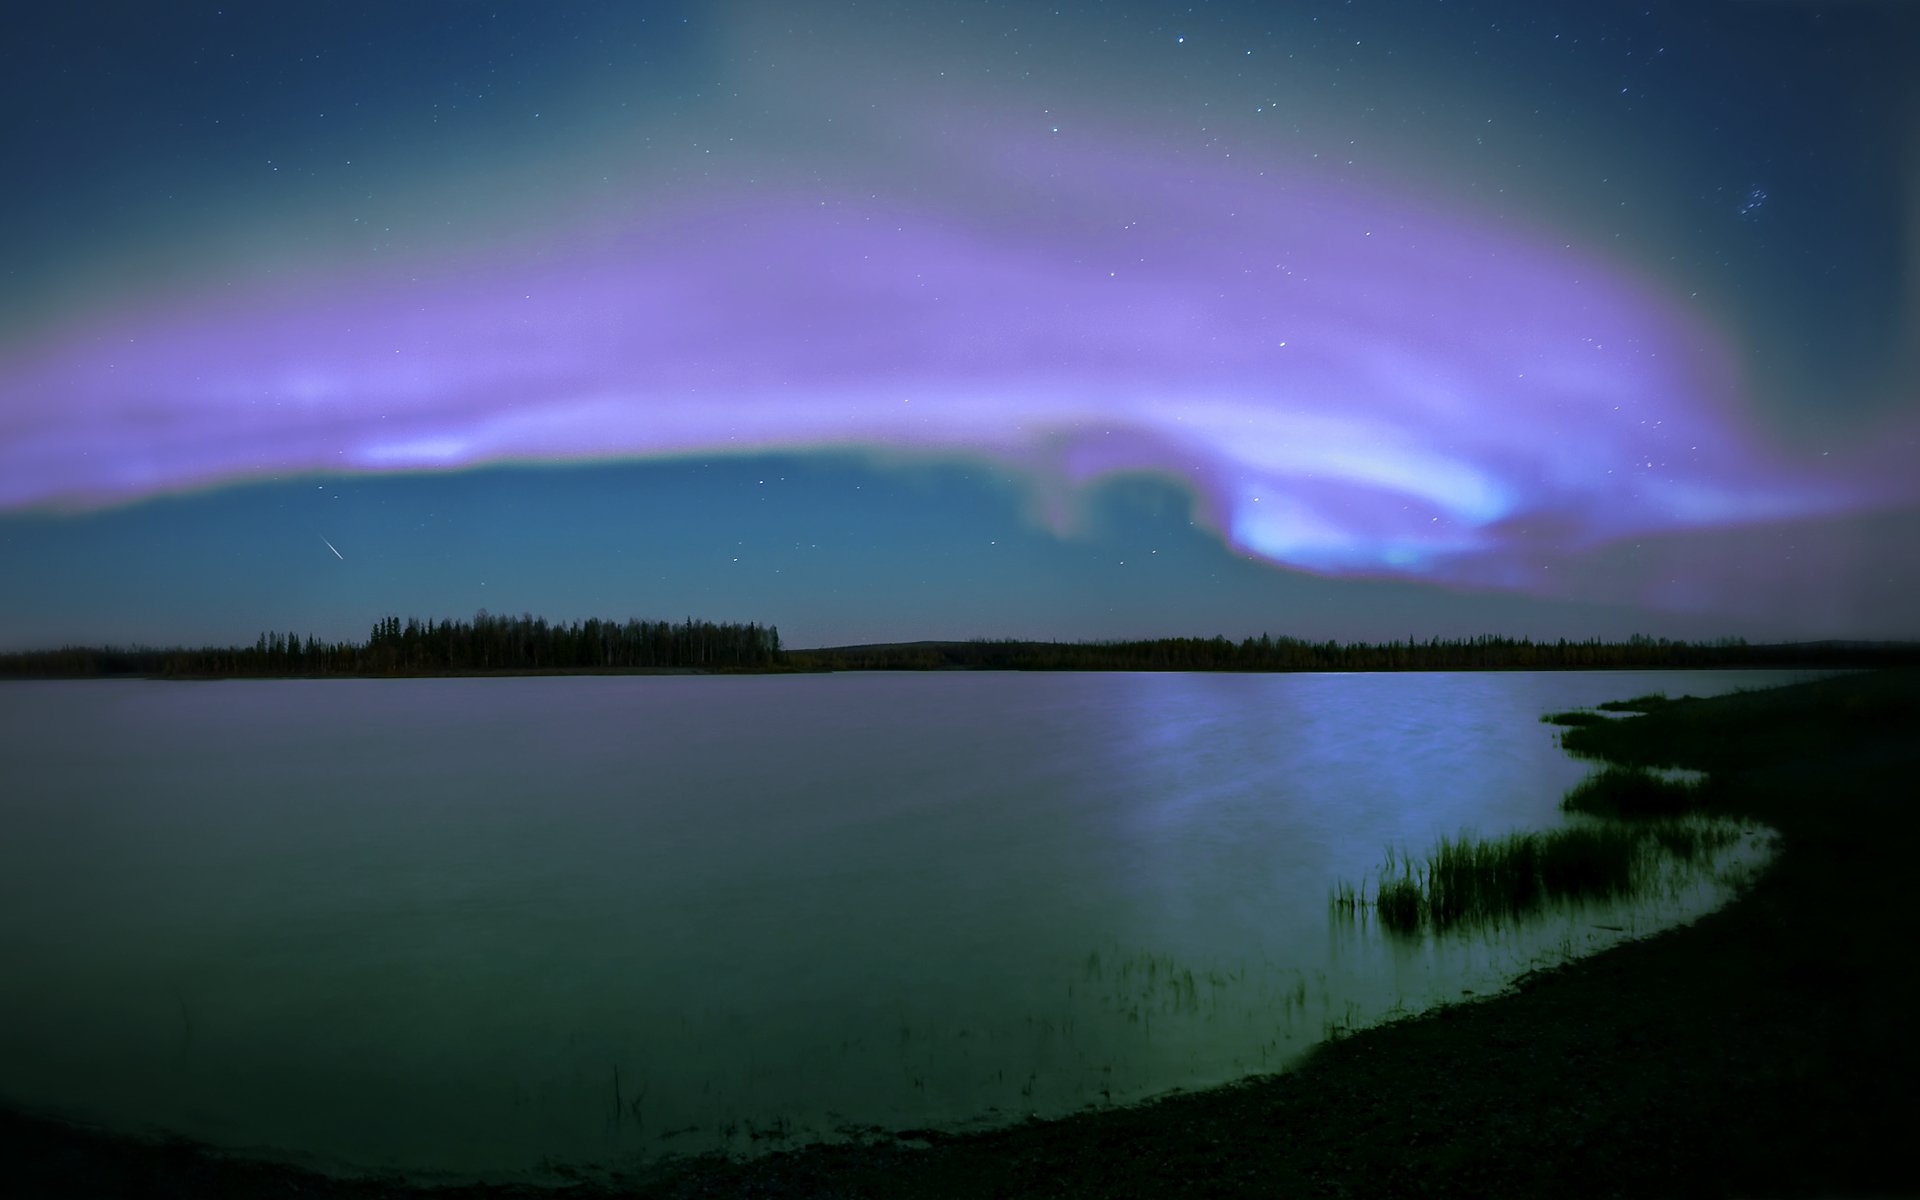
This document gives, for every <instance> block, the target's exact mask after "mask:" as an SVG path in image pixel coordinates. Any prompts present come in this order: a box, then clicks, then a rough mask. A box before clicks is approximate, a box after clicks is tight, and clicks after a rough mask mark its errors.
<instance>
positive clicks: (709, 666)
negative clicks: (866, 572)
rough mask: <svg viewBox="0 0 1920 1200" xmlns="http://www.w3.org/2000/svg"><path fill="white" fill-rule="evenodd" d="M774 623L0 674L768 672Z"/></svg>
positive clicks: (413, 622) (555, 626)
mask: <svg viewBox="0 0 1920 1200" xmlns="http://www.w3.org/2000/svg"><path fill="white" fill-rule="evenodd" d="M781 659H782V651H781V647H780V631H779V629H778V628H777V627H775V626H772V625H760V624H756V623H752V622H749V623H748V624H745V625H740V624H731V623H716V622H713V621H696V620H694V619H692V618H691V617H689V618H687V619H686V620H684V621H681V622H678V623H675V622H672V621H639V620H629V621H625V622H620V621H603V620H600V619H598V618H595V619H592V620H587V621H575V622H572V623H571V624H565V625H562V624H559V623H557V622H556V623H549V622H548V621H547V620H546V619H545V618H543V617H536V616H533V615H532V614H523V615H521V616H518V617H501V616H494V615H492V614H490V613H488V612H486V611H485V610H484V609H483V610H482V611H480V612H479V613H476V614H475V615H474V617H473V619H472V620H468V621H459V620H448V621H437V620H433V619H431V618H430V619H428V620H425V621H422V620H420V619H418V618H416V617H409V618H408V619H407V620H406V621H404V622H403V621H402V620H401V619H400V618H399V617H392V616H390V617H385V618H383V619H381V620H380V621H377V622H375V624H374V626H373V629H372V632H371V633H369V635H368V636H367V639H366V640H365V641H361V642H353V641H341V642H328V641H322V640H320V639H319V638H315V637H312V636H308V637H304V638H303V637H301V636H300V635H299V634H298V633H280V632H277V631H276V632H267V633H262V634H261V635H260V636H259V637H258V638H257V639H255V641H254V643H253V644H252V645H251V646H226V647H212V646H205V647H199V648H185V647H172V648H167V649H157V648H153V647H133V648H119V647H91V646H68V647H63V648H61V649H59V650H42V651H30V652H26V653H19V654H7V655H0V674H7V675H15V676H23V675H31V676H102V675H155V676H164V677H176V678H187V677H205V676H229V675H232V676H244V675H255V676H262V675H433V674H468V673H473V672H489V671H595V670H599V671H621V670H692V671H765V670H772V669H778V668H779V666H780V664H781Z"/></svg>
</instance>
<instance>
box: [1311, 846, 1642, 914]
mask: <svg viewBox="0 0 1920 1200" xmlns="http://www.w3.org/2000/svg"><path fill="white" fill-rule="evenodd" d="M1653 836H1654V835H1653V832H1652V831H1650V830H1640V829H1633V828H1629V827H1626V826H1617V825H1599V826H1584V825H1582V826H1572V827H1569V828H1566V829H1554V830H1549V831H1547V832H1544V833H1514V834H1508V835H1507V836H1505V837H1500V838H1477V837H1473V836H1471V835H1469V834H1462V835H1460V836H1459V837H1457V838H1441V839H1440V841H1439V842H1438V843H1437V844H1436V845H1435V846H1434V848H1433V849H1432V850H1431V851H1429V852H1428V854H1427V856H1426V858H1425V859H1424V861H1421V862H1419V863H1416V862H1415V861H1414V860H1413V859H1412V857H1411V856H1409V855H1406V854H1404V853H1401V854H1395V853H1394V852H1392V851H1391V850H1389V851H1388V853H1387V859H1386V863H1385V865H1383V866H1382V867H1381V870H1380V883H1379V886H1378V887H1377V888H1376V889H1375V890H1374V895H1373V901H1372V904H1373V908H1374V910H1375V912H1377V913H1378V914H1379V917H1380V923H1381V924H1382V925H1384V926H1385V927H1386V928H1388V929H1390V930H1393V931H1395V932H1399V933H1414V932H1418V931H1419V930H1420V929H1421V928H1423V927H1431V928H1433V929H1434V930H1446V929H1450V928H1453V927H1455V926H1459V925H1463V924H1470V923H1497V922H1499V921H1502V920H1505V919H1509V918H1514V917H1519V916H1523V915H1525V914H1527V913H1530V912H1533V911H1535V910H1537V909H1539V908H1540V907H1541V906H1542V905H1543V904H1544V903H1546V902H1547V901H1549V900H1579V899H1606V898H1610V897H1613V896H1616V895H1619V894H1621V893H1622V892H1625V891H1627V890H1628V889H1629V888H1631V886H1632V884H1633V880H1634V874H1635V871H1636V870H1637V868H1638V865H1639V861H1640V859H1641V857H1642V854H1643V852H1644V850H1645V847H1646V843H1647V842H1648V840H1649V839H1650V838H1652V837H1653ZM1676 836H1678V835H1676ZM1365 903H1366V901H1365V899H1364V890H1360V891H1356V889H1354V888H1353V887H1352V885H1350V884H1341V885H1337V886H1336V887H1335V890H1334V894H1333V908H1334V909H1335V911H1336V912H1352V911H1354V910H1355V909H1356V908H1357V907H1360V906H1362V905H1364V904H1365Z"/></svg>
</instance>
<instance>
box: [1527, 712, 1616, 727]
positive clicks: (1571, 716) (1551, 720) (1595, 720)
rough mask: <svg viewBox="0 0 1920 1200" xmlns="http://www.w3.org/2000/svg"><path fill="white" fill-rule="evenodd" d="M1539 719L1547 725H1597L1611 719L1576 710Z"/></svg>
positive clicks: (1550, 714)
mask: <svg viewBox="0 0 1920 1200" xmlns="http://www.w3.org/2000/svg"><path fill="white" fill-rule="evenodd" d="M1540 719H1541V720H1542V721H1544V722H1546V723H1547V724H1549V725H1598V724H1601V723H1602V722H1605V721H1611V720H1612V719H1613V718H1612V717H1603V716H1601V715H1600V714H1599V713H1597V712H1587V711H1585V710H1584V709H1577V708H1576V709H1570V710H1568V711H1567V712H1557V713H1548V714H1546V715H1545V716H1543V717H1541V718H1540Z"/></svg>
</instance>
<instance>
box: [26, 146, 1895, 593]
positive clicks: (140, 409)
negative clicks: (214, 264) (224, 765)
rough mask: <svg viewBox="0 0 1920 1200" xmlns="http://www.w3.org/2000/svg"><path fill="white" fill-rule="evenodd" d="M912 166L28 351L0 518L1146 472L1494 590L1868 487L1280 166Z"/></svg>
mask: <svg viewBox="0 0 1920 1200" xmlns="http://www.w3.org/2000/svg"><path fill="white" fill-rule="evenodd" d="M948 150H949V151H950V152H951V153H952V154H953V155H957V156H958V158H957V160H956V161H950V162H949V163H947V164H946V166H945V168H944V170H943V176H944V177H945V178H946V179H947V180H949V181H955V180H957V181H961V183H962V186H952V187H948V188H945V189H942V190H939V191H938V192H936V191H935V190H934V189H931V188H929V187H926V186H921V187H918V188H911V187H892V188H890V189H884V190H876V189H874V188H871V187H865V188H856V187H853V186H847V187H841V188H834V187H823V186H822V185H820V184H817V183H811V182H795V181H787V182H785V183H768V182H766V181H764V180H763V181H760V182H758V183H756V184H754V185H752V186H747V185H746V184H744V183H742V184H739V185H736V186H728V185H724V184H722V185H714V186H712V187H710V188H709V189H707V190H706V191H705V192H703V193H701V194H699V195H696V196H689V195H686V194H682V195H680V196H679V197H678V198H677V199H676V201H675V202H674V204H673V205H672V206H663V205H661V204H658V203H654V204H651V205H649V204H647V203H644V202H636V204H635V205H634V212H633V215H631V216H630V217H628V218H625V219H622V220H620V221H616V222H613V223H611V224H609V223H605V222H593V223H584V222H583V223H580V224H578V225H577V226H575V227H574V228H571V229H568V228H559V229H555V230H549V231H546V232H545V233H544V235H543V236H542V237H541V238H540V239H539V241H538V242H533V241H529V242H527V243H523V244H516V245H513V246H506V247H500V248H493V249H478V250H475V251H474V252H472V253H471V254H470V255H469V256H467V257H466V258H464V259H461V260H457V261H441V262H439V263H436V264H432V265H427V264H413V265H411V266H409V267H407V268H405V269H398V270H386V271H377V270H368V269H357V270H356V269H341V270H339V271H337V272H334V273H324V272H317V273H315V274H314V275H313V276H312V277H311V278H307V279H303V280H298V281H293V282H289V283H283V284H281V285H279V286H276V287H270V288H266V287H263V288H256V289H255V290H254V291H253V293H252V294H248V295H244V296H235V295H232V294H231V293H226V294H209V295H201V296H197V297H179V298H176V299H175V300H174V301H173V302H171V303H167V304H165V305H156V306H154V307H152V308H150V309H145V310H141V311H133V312H120V313H116V314H113V315H111V316H101V317H99V318H98V319H96V320H94V321H92V322H91V323H87V324H85V325H84V326H81V327H72V328H69V329H67V330H66V331H64V333H62V334H60V335H59V336H57V337H53V338H49V339H47V340H44V341H42V342H41V343H39V344H37V345H34V346H30V347H26V348H23V349H20V350H17V351H15V352H14V353H12V354H10V355H9V356H8V357H7V359H6V360H5V361H3V362H0V506H4V507H7V508H22V507H36V506H46V505H55V506H63V505H64V506H71V505H81V506H85V505H90V504H100V503H113V502H119V501H124V500H128V499H134V498H139V497H142V496H146V495H149V494H153V493H159V492H165V491H168V490H173V489H180V488H188V487H195V486H200V485H205V484H209V483H215V482H221V481H226V480H233V479H243V478H248V477H263V476H268V475H277V474H284V473H289V472H302V471H388V470H415V469H423V468H429V469H430V468H448V467H458V466H466V465H473V464H480V463H491V462H503V461H515V460H571V459H605V458H618V457H627V456H640V457H645V456H662V455H673V454H681V453H691V452H698V453H708V452H730V451H731V452H746V451H759V450H776V449H777V450H785V449H804V448H812V447H875V448H883V449H909V450H915V451H929V452H936V453H956V452H957V453H966V454H985V455H989V456H993V457H995V458H998V459H1002V460H1006V461H1009V462H1012V463H1016V464H1019V465H1020V466H1022V467H1023V468H1025V469H1026V470H1028V471H1030V472H1032V473H1033V474H1034V475H1035V476H1036V477H1037V479H1038V481H1039V482H1040V483H1041V484H1042V485H1043V487H1042V491H1043V492H1051V493H1053V494H1061V493H1063V492H1064V491H1066V490H1067V489H1063V488H1060V487H1059V486H1058V485H1061V484H1080V483H1084V482H1086V481H1089V480H1092V479H1095V478H1097V477H1100V476H1102V475H1104V474H1107V473H1110V472H1114V471H1123V470H1150V471H1158V472H1164V473H1170V474H1172V475H1174V476H1177V477H1179V478H1181V479H1183V480H1185V481H1186V482H1187V483H1188V485H1190V486H1191V488H1192V489H1193V491H1194V494H1195V497H1196V511H1197V512H1198V513H1199V514H1200V516H1201V517H1202V518H1203V519H1204V520H1205V521H1206V522H1207V523H1209V524H1210V525H1212V526H1213V527H1215V528H1217V529H1218V530H1219V531H1220V532H1221V533H1222V534H1223V535H1224V536H1225V538H1226V539H1227V540H1228V541H1229V542H1230V543H1231V544H1233V545H1234V546H1236V547H1238V548H1240V549H1242V550H1245V551H1247V552H1251V553H1253V554H1257V555H1260V556H1263V557H1265V558H1267V559H1270V560H1272V561H1274V562H1277V563H1282V564H1287V565H1290V566H1296V567H1303V568H1307V569H1311V570H1317V571H1326V572H1340V573H1346V572H1355V573H1370V574H1390V575H1411V576H1419V577H1425V578H1433V579H1442V580H1455V581H1475V582H1501V583H1505V584H1508V585H1518V586H1523V587H1524V586H1528V580H1529V579H1530V578H1531V577H1532V576H1531V575H1530V572H1534V571H1537V570H1538V569H1539V566H1540V564H1542V563H1544V562H1546V561H1549V560H1552V559H1555V558H1557V557H1559V556H1562V555H1565V554H1566V553H1569V552H1572V551H1577V550H1579V549H1581V548H1584V547H1588V546H1592V545H1597V544H1600V543H1604V542H1606V541H1609V540H1612V539H1617V538H1620V537H1623V536H1627V535H1634V534H1641V533H1654V532H1662V531H1673V530H1678V529H1687V528H1706V527H1713V526H1718V525H1724V524H1735V523H1743V522H1752V521H1756V520H1765V519H1776V518H1785V517H1799V516H1808V515H1815V514H1822V513H1836V512H1843V511H1848V510H1851V509H1854V508H1857V507H1860V506H1864V505H1868V504H1871V503H1875V502H1878V501H1880V500H1883V499H1885V496H1886V493H1887V491H1888V489H1889V488H1890V487H1892V486H1893V485H1892V484H1891V483H1890V482H1876V481H1874V480H1871V479H1861V478H1859V477H1857V476H1855V477H1839V476H1825V477H1823V476H1820V475H1816V474H1814V473H1811V472H1809V471H1808V470H1806V469H1804V468H1796V467H1790V466H1789V465H1788V464H1787V463H1786V462H1785V461H1784V460H1783V459H1782V458H1780V457H1779V456H1777V455H1774V454H1771V453H1770V452H1768V451H1767V450H1766V449H1765V448H1763V447H1762V446H1761V444H1760V443H1759V442H1758V440H1757V439H1755V438H1754V437H1752V436H1750V435H1749V432H1748V430H1747V429H1746V428H1745V426H1744V424H1743V420H1742V409H1741V405H1740V397H1739V395H1738V372H1737V370H1736V368H1735V365H1734V360H1733V357H1732V355H1731V354H1730V352H1729V350H1728V348H1727V347H1726V346H1725V345H1724V343H1723V342H1722V340H1721V339H1720V338H1719V337H1718V336H1717V335H1716V333H1715V332H1714V331H1713V329H1712V328H1711V327H1710V326H1709V325H1708V324H1707V323H1706V322H1705V321H1703V320H1702V319H1701V318H1700V317H1699V316H1698V315H1697V314H1694V313H1691V312H1689V311H1688V310H1686V309H1685V308H1684V307H1683V306H1681V305H1679V304H1677V303H1675V302H1673V301H1671V300H1669V299H1668V298H1666V297H1665V296H1663V295H1662V294H1660V292H1659V291H1658V290H1657V289H1655V288H1653V287H1651V286H1649V285H1647V284H1646V283H1643V282H1641V281H1638V280H1636V279H1635V278H1633V277H1632V276H1631V275H1630V274H1629V273H1627V272H1625V271H1623V270H1621V269H1618V268H1616V267H1613V266H1610V265H1609V264H1608V263H1606V262H1605V261H1604V260H1602V259H1600V258H1598V257H1597V256H1594V255H1592V254H1589V253H1586V252H1584V251H1582V250H1580V249H1578V248H1576V247H1574V246H1571V245H1567V244H1561V243H1557V242H1555V241H1553V240H1551V239H1549V238H1548V237H1546V236H1545V235H1544V234H1542V233H1539V232H1535V231H1524V230H1514V229H1511V228H1506V227H1503V226H1501V225H1500V224H1498V223H1495V222H1493V221H1491V220H1488V219H1482V218H1478V217H1475V216H1473V215H1471V214H1468V213H1464V212H1459V211H1449V210H1448V209H1447V207H1446V206H1444V205H1440V204H1436V203H1433V202H1431V201H1430V200H1428V199H1426V198H1423V197H1422V196H1419V195H1413V194H1394V193H1393V192H1392V191H1391V190H1388V189H1383V188H1380V187H1378V186H1371V187H1370V186H1366V185H1362V184H1357V183H1353V182H1350V181H1347V180H1345V179H1343V178H1340V177H1338V176H1336V175H1332V174H1329V173H1327V172H1324V171H1318V170H1313V169H1308V168H1307V167H1303V166H1294V167H1292V168H1283V167H1276V166H1274V165H1272V164H1268V165H1267V166H1265V167H1264V168H1261V167H1254V166H1247V167H1241V166H1238V165H1234V164H1232V163H1228V162H1225V161H1221V160H1213V161H1195V160H1192V159H1191V158H1182V157H1180V156H1177V155H1171V154H1165V153H1160V154H1156V153H1146V152H1140V151H1137V150H1136V151H1134V152H1127V150H1126V149H1124V148H1122V147H1118V146H1114V145H1099V144H1089V143H1086V142H1069V141H1066V140H1064V139H1059V138H1051V137H1047V138H1039V139H1029V140H1025V141H1018V140H1006V139H987V138H984V137H983V138H981V139H980V140H979V141H978V142H977V143H975V144H972V145H964V144H955V145H950V146H949V147H948ZM1048 484H1051V485H1055V486H1053V487H1052V488H1048V487H1047V486H1045V485H1048ZM633 517H634V519H635V520H644V519H646V514H644V513H635V514H633Z"/></svg>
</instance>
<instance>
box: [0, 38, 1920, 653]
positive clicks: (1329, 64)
mask: <svg viewBox="0 0 1920 1200" xmlns="http://www.w3.org/2000/svg"><path fill="white" fill-rule="evenodd" d="M1915 62H1920V5H1913V4H1900V3H1891V2H1889V3H1839V4H1826V5H1823V4H1802V3H1791V2H1778V3H1769V2H1753V3H1708V2H1700V3H1688V4H1671V3H1638V4H1632V5H1620V4H1610V3H1586V4H1579V5H1561V4H1542V3H1539V2H1538V0H1526V2H1516V3H1459V2H1451V0H1449V2H1436V0H1418V2H1413V0H1404V2H1392V3H1388V2H1380V3H1348V4H1287V3H1258V4H1205V3H1195V4H1191V5H1184V4H1183V5H1148V4H1066V3H1063V4H1036V3H1017V4H1011V3H982V2H980V0H964V2H955V3H927V2H915V3H885V4H882V3H864V4H859V3H845V2H842V3H807V2H791V0H781V2H778V3H773V2H769V3H751V4H698V5H694V4H686V5H673V4H648V3H621V4H595V3H556V4H532V3H518V4H507V3H503V4H484V3H451V2H448V3H404V2H402V3H396V2H394V0H383V2H381V3H371V4H350V3H346V4H329V5H283V4H227V5H225V6H217V5H210V4H195V3H168V4H149V3H139V4H125V5H110V4H76V5H40V6H31V7H28V6H16V8H15V10H14V11H13V12H12V13H11V14H10V19H9V27H8V31H7V34H6V37H5V38H4V40H0V110H3V111H4V112H5V113H6V114H7V116H6V120H5V121H4V122H0V151H4V157H3V158H0V161H4V162H5V164H6V174H7V178H8V184H7V186H6V187H5V188H3V189H0V280H4V286H3V287H0V648H9V649H13V648H28V647H39V646H48V645H57V644H60V643H62V642H69V641H71V642H89V643H101V642H113V643H133V642H146V643H158V644H166V643H175V642H186V643H194V644H199V643H218V644H226V643H232V642H251V641H252V639H253V637H254V635H255V634H256V633H257V632H258V631H259V630H261V629H265V628H272V629H277V630H283V631H285V630H292V631H296V632H299V633H302V634H314V635H318V636H321V637H324V638H339V637H355V638H357V637H363V636H365V633H366V631H367V628H368V626H369V625H370V624H371V623H372V622H373V621H374V620H375V619H377V618H378V617H380V616H382V615H384V614H386V613H389V612H395V613H401V614H414V615H419V616H423V617H424V616H443V617H444V616H466V615H470V614H471V613H473V612H474V611H475V610H477V609H480V608H487V609H489V610H492V611H494V612H505V613H519V612H522V611H531V612H533V613H536V614H540V615H544V616H547V617H550V618H557V619H562V620H565V619H573V618H581V617H587V616H595V615H598V616H609V617H616V618H625V617H628V616H640V617H647V618H661V617H667V618H674V619H678V618H680V617H682V616H686V615H689V614H691V615H694V616H697V617H704V618H708V619H714V620H743V621H744V620H756V621H761V622H772V623H775V624H777V625H779V626H780V628H781V631H782V634H783V636H784V637H785V640H786V641H787V643H788V644H789V645H797V646H805V645H819V644H834V643H845V642H859V641H873V640H896V639H912V638H920V637H973V636H989V637H1001V636H1017V637H1057V638H1066V639H1073V638H1081V637H1115V636H1143V635H1145V636H1158V635H1172V634H1183V635H1184V634H1199V635H1211V634H1214V633H1224V634H1227V635H1229V636H1234V637H1240V636H1244V635H1246V634H1250V633H1257V632H1261V631H1268V632H1272V633H1274V634H1276V635H1278V634H1295V635H1299V636H1307V637H1313V638H1324V637H1338V638H1367V639H1384V638H1404V637H1409V636H1412V637H1418V638H1422V639H1424V638H1426V637H1428V636H1432V635H1441V636H1455V635H1463V634H1475V633H1482V632H1493V633H1509V634H1516V635H1518V634H1524V635H1530V636H1545V637H1559V636H1567V637H1588V636H1604V637H1618V636H1623V635H1625V634H1628V633H1632V632H1646V633H1652V634H1663V635H1674V636H1688V637H1703V636H1704V637H1713V636H1721V635H1741V636H1747V637H1751V638H1772V637H1794V638H1799V637H1889V636H1892V637H1909V636H1920V604H1916V603H1915V601H1914V599H1913V597H1914V596H1915V595H1916V594H1920V384H1916V380H1920V72H1915V71H1914V70H1913V69H1912V64H1913V63H1915Z"/></svg>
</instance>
